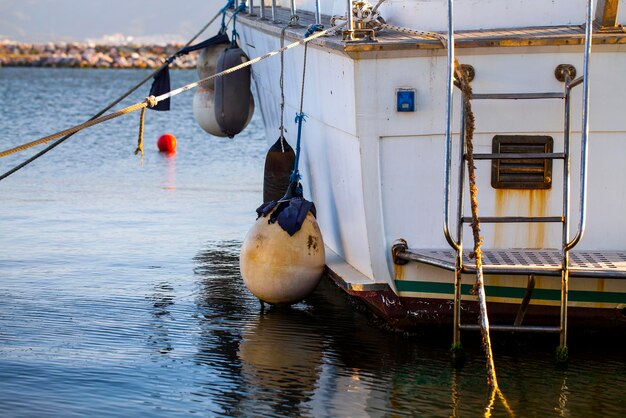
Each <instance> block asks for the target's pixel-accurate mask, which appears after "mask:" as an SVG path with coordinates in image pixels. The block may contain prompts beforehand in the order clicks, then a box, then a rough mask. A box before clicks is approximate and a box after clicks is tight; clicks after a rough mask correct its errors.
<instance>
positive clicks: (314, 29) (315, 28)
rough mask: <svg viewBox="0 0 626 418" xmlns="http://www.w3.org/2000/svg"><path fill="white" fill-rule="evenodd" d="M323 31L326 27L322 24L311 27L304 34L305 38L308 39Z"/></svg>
mask: <svg viewBox="0 0 626 418" xmlns="http://www.w3.org/2000/svg"><path fill="white" fill-rule="evenodd" d="M323 30H324V25H322V24H319V25H318V24H313V25H309V27H308V28H307V30H306V32H305V33H304V37H305V38H308V37H309V36H311V35H313V34H314V33H315V32H321V31H323Z"/></svg>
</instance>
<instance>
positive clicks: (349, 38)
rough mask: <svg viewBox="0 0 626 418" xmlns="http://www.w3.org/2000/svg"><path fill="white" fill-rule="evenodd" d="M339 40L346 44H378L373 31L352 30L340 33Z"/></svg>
mask: <svg viewBox="0 0 626 418" xmlns="http://www.w3.org/2000/svg"><path fill="white" fill-rule="evenodd" d="M341 40H343V41H346V42H378V41H377V40H376V32H375V31H374V29H354V30H344V31H343V32H341Z"/></svg>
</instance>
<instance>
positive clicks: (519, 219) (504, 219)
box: [462, 216, 564, 224]
mask: <svg viewBox="0 0 626 418" xmlns="http://www.w3.org/2000/svg"><path fill="white" fill-rule="evenodd" d="M462 220H463V222H464V223H470V222H472V217H471V216H464V217H463V218H462ZM478 220H479V221H480V222H481V223H486V224H503V223H524V222H526V223H533V222H563V221H564V220H563V217H562V216H479V217H478Z"/></svg>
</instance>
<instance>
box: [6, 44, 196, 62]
mask: <svg viewBox="0 0 626 418" xmlns="http://www.w3.org/2000/svg"><path fill="white" fill-rule="evenodd" d="M182 46H183V45H182V44H169V45H165V46H162V45H132V44H131V45H94V44H85V43H66V42H59V43H47V44H28V43H22V42H7V41H4V42H0V67H46V68H113V69H125V68H138V69H145V68H157V67H159V66H160V65H161V64H162V63H163V62H164V60H165V59H166V58H167V57H169V56H171V55H172V54H174V53H176V51H178V50H179V49H180V48H181V47H182ZM196 55H197V54H193V53H192V54H189V55H185V56H182V57H179V58H177V59H175V60H174V62H173V63H172V64H171V68H181V69H191V68H195V66H196Z"/></svg>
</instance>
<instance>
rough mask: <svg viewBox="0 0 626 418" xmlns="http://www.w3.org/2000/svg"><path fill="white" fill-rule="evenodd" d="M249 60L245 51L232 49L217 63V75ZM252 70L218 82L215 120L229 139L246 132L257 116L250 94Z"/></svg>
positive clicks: (226, 51)
mask: <svg viewBox="0 0 626 418" xmlns="http://www.w3.org/2000/svg"><path fill="white" fill-rule="evenodd" d="M246 61H248V57H247V56H246V54H245V53H244V52H243V51H242V50H241V48H237V47H234V48H228V49H226V50H225V51H223V52H222V54H221V55H220V57H219V59H218V60H217V69H216V71H217V72H222V71H224V70H227V69H229V68H232V67H234V66H236V65H239V64H242V63H244V62H246ZM250 76H251V72H250V67H245V68H242V69H241V70H238V71H235V72H233V73H230V74H227V75H224V76H222V77H220V78H218V79H217V80H215V118H216V120H217V123H218V124H219V126H220V128H221V130H222V132H223V133H224V134H226V135H227V136H228V137H229V138H232V137H234V136H235V135H237V134H238V133H239V132H241V131H243V129H244V128H245V127H246V125H247V124H248V122H249V121H250V119H251V117H252V113H254V99H253V98H252V92H251V91H250Z"/></svg>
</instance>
